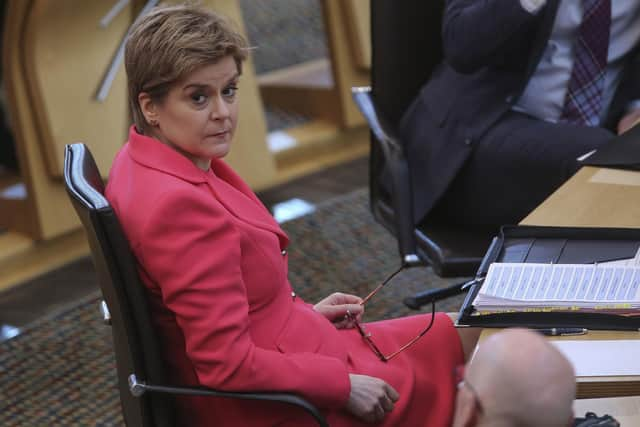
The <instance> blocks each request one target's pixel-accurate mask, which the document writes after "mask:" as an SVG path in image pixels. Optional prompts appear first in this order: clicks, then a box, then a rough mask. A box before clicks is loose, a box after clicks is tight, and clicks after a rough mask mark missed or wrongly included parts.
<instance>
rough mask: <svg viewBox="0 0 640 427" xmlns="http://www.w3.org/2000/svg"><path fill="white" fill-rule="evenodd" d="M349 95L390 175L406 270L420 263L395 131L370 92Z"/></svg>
mask: <svg viewBox="0 0 640 427" xmlns="http://www.w3.org/2000/svg"><path fill="white" fill-rule="evenodd" d="M351 93H352V96H353V99H354V101H355V103H356V105H357V106H358V109H359V110H360V112H361V113H362V114H363V115H364V117H365V120H366V121H367V124H368V125H369V128H370V129H371V133H372V134H373V138H374V140H375V141H376V142H377V143H378V145H379V146H380V149H381V152H382V155H383V156H384V163H385V165H387V167H388V170H389V172H390V174H391V178H392V183H391V189H392V191H391V199H392V201H391V202H392V204H393V210H394V219H395V226H396V234H397V238H398V246H399V250H400V254H401V255H402V262H403V263H404V264H405V265H406V266H411V265H417V264H419V263H420V259H419V258H418V256H417V255H416V243H415V235H414V228H415V223H414V219H413V207H412V190H411V180H410V179H409V164H408V162H407V159H406V157H405V154H404V148H403V146H402V144H401V143H400V139H399V138H398V137H397V135H396V132H395V130H394V129H393V128H392V127H391V126H390V125H389V124H388V122H387V121H386V120H385V118H384V117H383V115H382V114H381V113H380V112H379V111H378V110H377V108H376V106H375V103H374V101H373V99H372V97H371V88H370V87H354V88H352V89H351Z"/></svg>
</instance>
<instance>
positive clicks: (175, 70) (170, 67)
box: [124, 4, 248, 133]
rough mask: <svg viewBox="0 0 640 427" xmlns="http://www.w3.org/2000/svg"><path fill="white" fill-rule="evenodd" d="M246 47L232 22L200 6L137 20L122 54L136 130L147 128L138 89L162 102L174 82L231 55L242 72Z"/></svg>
mask: <svg viewBox="0 0 640 427" xmlns="http://www.w3.org/2000/svg"><path fill="white" fill-rule="evenodd" d="M247 48H248V47H247V42H246V40H245V38H244V37H243V36H242V35H241V34H240V33H239V32H238V31H237V30H236V29H235V28H234V27H233V25H232V24H231V22H230V21H228V20H227V19H226V18H224V17H222V16H220V15H217V14H215V13H213V12H211V11H209V10H206V9H204V8H202V7H200V6H194V5H189V4H183V5H177V6H161V7H156V8H154V9H152V10H151V11H150V12H149V13H147V14H146V15H144V16H142V17H140V18H139V19H138V20H136V22H135V23H134V24H133V26H132V27H131V30H130V32H129V35H128V37H127V42H126V46H125V54H124V55H125V69H126V72H127V81H128V86H129V103H130V106H131V112H132V114H133V121H134V123H135V125H136V128H137V129H138V131H139V132H141V133H145V129H147V123H146V121H145V118H144V115H143V114H142V110H141V109H140V105H139V103H138V95H139V94H140V93H142V92H146V93H148V94H149V95H150V97H151V99H152V100H153V101H154V102H162V101H163V100H164V97H165V96H166V95H167V92H168V91H169V89H170V88H171V86H172V85H173V84H174V83H176V82H178V81H179V80H181V79H183V78H185V77H186V76H187V75H188V74H190V73H191V72H193V71H195V70H196V69H197V68H199V67H201V66H204V65H210V64H214V63H216V62H218V61H220V60H221V59H223V58H225V57H227V56H229V55H231V56H232V57H233V59H234V60H235V62H236V65H237V66H238V72H241V71H242V61H244V60H245V59H246V58H247Z"/></svg>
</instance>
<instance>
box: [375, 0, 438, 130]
mask: <svg viewBox="0 0 640 427" xmlns="http://www.w3.org/2000/svg"><path fill="white" fill-rule="evenodd" d="M443 12H444V0H402V1H396V0H371V88H372V94H373V99H374V100H375V103H376V107H377V108H379V109H380V111H381V112H382V113H384V116H385V117H386V119H387V120H388V121H389V122H390V124H391V125H393V126H397V124H398V122H399V121H400V118H401V117H402V114H403V113H404V112H405V110H406V109H407V107H408V106H409V104H410V103H411V101H412V100H413V99H414V98H415V97H416V95H417V94H418V91H419V90H420V87H421V86H422V85H423V84H424V83H425V82H426V81H427V80H428V79H429V77H430V76H431V73H432V72H433V70H434V69H435V67H436V66H437V65H438V64H439V63H440V62H441V61H442V58H443V54H442V35H441V28H442V15H443Z"/></svg>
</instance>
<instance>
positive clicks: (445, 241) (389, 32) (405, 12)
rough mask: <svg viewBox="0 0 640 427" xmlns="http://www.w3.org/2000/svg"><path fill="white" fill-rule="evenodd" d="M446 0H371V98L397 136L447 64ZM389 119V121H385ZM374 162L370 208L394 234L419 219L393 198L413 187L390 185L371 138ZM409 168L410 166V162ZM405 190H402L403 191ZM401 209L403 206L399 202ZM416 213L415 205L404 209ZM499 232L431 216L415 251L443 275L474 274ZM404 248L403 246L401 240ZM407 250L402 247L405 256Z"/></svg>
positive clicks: (390, 174)
mask: <svg viewBox="0 0 640 427" xmlns="http://www.w3.org/2000/svg"><path fill="white" fill-rule="evenodd" d="M444 7H445V0H402V1H396V0H371V54H372V59H371V96H372V99H373V102H374V104H375V108H376V111H377V112H378V114H380V115H381V116H382V117H380V120H381V121H384V122H385V123H384V124H385V125H386V127H387V131H389V132H394V133H395V137H396V138H397V137H398V127H399V123H400V120H401V118H402V115H403V114H404V113H405V111H406V110H407V108H408V107H409V105H410V104H411V102H412V101H413V99H414V98H415V97H416V96H417V95H418V93H419V91H420V88H421V87H422V86H423V85H424V84H425V83H426V82H427V80H429V78H430V77H431V75H432V74H433V72H434V70H435V69H436V67H437V66H438V65H439V64H440V63H441V62H442V60H443V58H444V56H443V48H442V18H443V14H444ZM383 119H384V120H383ZM370 153H371V154H370V165H369V189H370V198H371V210H372V212H373V215H374V217H375V218H376V219H377V220H378V221H379V222H380V223H382V224H383V225H384V226H385V227H386V228H387V229H389V230H390V231H391V232H392V233H394V234H402V235H403V236H404V239H405V240H407V236H406V234H405V233H402V232H398V231H397V229H398V228H401V229H402V228H405V227H407V226H408V227H412V225H411V224H409V225H407V224H408V223H413V222H414V220H418V219H417V218H415V219H414V218H411V214H410V213H407V215H408V216H409V218H398V217H397V216H398V212H396V211H395V210H394V203H393V199H394V197H395V199H396V200H397V199H401V200H404V199H411V198H412V195H411V191H412V190H411V185H410V182H406V183H404V184H403V185H400V188H399V186H398V185H395V187H396V188H395V190H394V191H395V194H393V195H392V194H391V193H392V188H391V183H392V182H395V179H396V178H397V175H398V173H397V171H391V170H390V169H389V167H388V165H386V163H385V162H386V159H385V156H384V154H383V152H382V149H381V146H380V144H379V143H377V142H375V138H372V144H371V151H370ZM407 167H408V166H407ZM401 192H403V193H405V194H401V195H400V194H399V193H401ZM395 206H396V207H398V206H400V205H399V204H397V203H396V204H395ZM405 210H407V211H409V212H410V211H411V209H405ZM494 233H495V230H484V229H480V230H474V229H470V230H467V229H464V228H463V227H460V226H459V225H453V226H449V225H448V224H446V223H444V222H443V221H441V220H440V221H438V223H435V222H434V221H433V220H431V219H429V218H428V219H427V220H426V221H423V222H421V223H420V224H418V225H417V226H416V227H415V230H414V236H415V244H416V248H415V251H416V253H417V255H418V256H419V258H420V259H421V260H423V261H425V262H426V263H427V264H430V265H431V266H432V267H433V268H434V270H435V271H436V273H437V274H438V275H442V276H468V275H472V274H474V273H475V271H476V270H477V268H478V266H479V264H480V261H481V260H482V257H483V255H484V252H485V251H486V248H487V246H488V244H489V243H490V241H491V237H492V236H493V234H494ZM401 246H402V244H401ZM402 251H403V249H402V248H401V254H402Z"/></svg>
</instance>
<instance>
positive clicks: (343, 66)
mask: <svg viewBox="0 0 640 427" xmlns="http://www.w3.org/2000/svg"><path fill="white" fill-rule="evenodd" d="M341 1H342V0H323V2H322V5H323V11H324V20H325V28H326V31H327V36H328V42H329V51H330V52H331V67H332V70H333V80H334V82H335V84H336V87H337V93H338V99H337V104H338V105H336V108H339V109H340V111H341V115H340V117H341V123H339V125H341V126H343V127H346V128H350V127H355V126H361V125H363V124H364V123H365V120H364V117H363V116H362V114H360V111H358V108H357V107H356V105H355V103H354V102H353V99H352V98H351V88H352V87H353V86H366V85H368V84H369V82H370V77H369V73H368V72H367V71H363V70H362V69H360V68H358V66H357V64H356V62H355V61H354V59H353V52H352V51H351V49H350V47H349V42H348V39H349V34H348V29H347V28H348V27H349V21H348V20H347V18H346V16H345V13H344V10H343V8H342V7H341V5H340V2H341Z"/></svg>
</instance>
